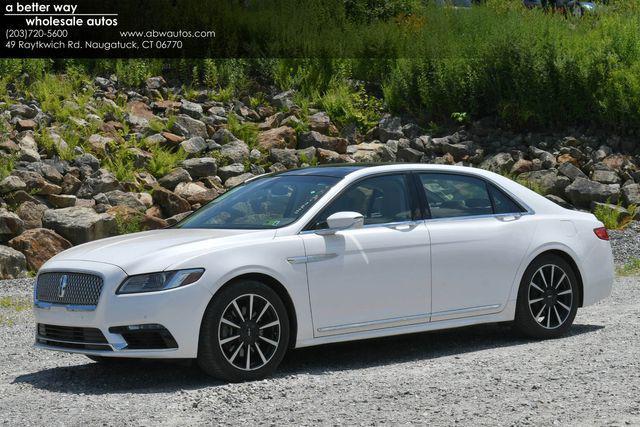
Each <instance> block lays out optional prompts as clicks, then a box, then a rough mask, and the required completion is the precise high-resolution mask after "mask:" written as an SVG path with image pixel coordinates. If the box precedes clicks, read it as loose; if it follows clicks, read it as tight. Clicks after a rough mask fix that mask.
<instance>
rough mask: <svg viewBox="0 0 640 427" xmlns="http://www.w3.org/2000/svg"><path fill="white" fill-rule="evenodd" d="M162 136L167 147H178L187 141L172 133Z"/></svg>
mask: <svg viewBox="0 0 640 427" xmlns="http://www.w3.org/2000/svg"><path fill="white" fill-rule="evenodd" d="M160 136H162V138H164V140H165V141H166V145H167V146H169V147H176V146H177V145H178V144H180V143H181V142H182V141H184V140H185V138H184V137H183V136H179V135H176V134H174V133H171V132H162V133H161V134H160ZM163 144H164V143H163Z"/></svg>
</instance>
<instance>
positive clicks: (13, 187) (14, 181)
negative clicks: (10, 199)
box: [0, 175, 27, 194]
mask: <svg viewBox="0 0 640 427" xmlns="http://www.w3.org/2000/svg"><path fill="white" fill-rule="evenodd" d="M26 188H27V184H25V183H24V181H23V180H22V179H20V177H17V176H14V175H9V176H8V177H6V178H5V179H3V180H2V181H0V194H5V193H11V192H13V191H18V190H25V189H26Z"/></svg>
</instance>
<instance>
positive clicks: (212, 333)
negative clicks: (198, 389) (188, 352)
mask: <svg viewBox="0 0 640 427" xmlns="http://www.w3.org/2000/svg"><path fill="white" fill-rule="evenodd" d="M251 299H253V303H252V302H251ZM234 303H235V304H236V306H237V307H236V306H234ZM253 304H255V306H254V305H253ZM269 305H270V307H269ZM248 307H252V308H253V311H252V313H251V316H247V314H248V313H249V310H248ZM265 307H266V308H265ZM238 309H239V310H240V313H238ZM263 310H264V312H263V313H259V312H262V311H263ZM223 315H224V316H225V320H226V321H229V322H230V323H231V324H233V325H235V326H229V323H227V322H223V321H222V319H223ZM275 322H279V324H278V325H274V326H272V327H267V326H266V325H269V324H274V323H275ZM236 327H237V328H236ZM263 328H266V329H263ZM276 330H277V333H276ZM289 334H290V328H289V317H288V314H287V309H286V307H285V305H284V303H283V302H282V300H281V299H280V297H279V296H278V294H277V293H276V292H275V291H273V289H271V288H270V287H268V286H267V285H265V284H264V283H261V282H257V281H253V280H241V281H237V282H233V283H231V284H230V285H229V286H227V287H226V288H224V289H223V290H222V291H221V292H220V293H218V294H217V295H216V296H215V297H214V298H213V300H212V301H211V302H210V303H209V306H208V307H207V310H206V311H205V314H204V317H203V319H202V326H201V327H200V340H199V345H198V365H200V368H202V370H203V371H204V372H206V373H207V374H209V375H211V376H213V377H216V378H219V379H222V380H226V381H231V382H241V381H253V380H257V379H262V378H265V377H267V376H269V375H271V374H272V373H273V372H274V371H275V370H276V368H277V367H278V365H279V364H280V362H281V361H282V359H283V357H284V355H285V353H286V351H287V348H288V345H289ZM236 335H237V336H239V338H235V339H234V338H233V337H234V336H236ZM265 338H266V339H265ZM229 339H231V341H230V342H226V343H222V342H223V341H228V340H229ZM269 341H271V343H273V342H277V345H273V344H271V343H269ZM247 349H248V351H247ZM252 355H253V359H252ZM247 359H248V361H247ZM247 364H248V366H249V369H246V367H247ZM239 365H241V367H240V366H239Z"/></svg>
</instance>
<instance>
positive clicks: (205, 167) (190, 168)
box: [182, 157, 218, 179]
mask: <svg viewBox="0 0 640 427" xmlns="http://www.w3.org/2000/svg"><path fill="white" fill-rule="evenodd" d="M182 167H183V168H184V169H185V170H186V171H187V172H188V173H189V175H190V176H191V177H192V178H196V179H197V178H204V177H206V176H215V175H216V173H217V172H218V163H217V162H216V159H213V158H211V157H203V158H199V159H187V160H185V161H184V162H182Z"/></svg>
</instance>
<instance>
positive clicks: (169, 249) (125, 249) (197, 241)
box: [51, 229, 275, 275]
mask: <svg viewBox="0 0 640 427" xmlns="http://www.w3.org/2000/svg"><path fill="white" fill-rule="evenodd" d="M274 236H275V231H274V230H207V229H165V230H154V231H146V232H143V233H136V234H129V235H125V236H118V237H111V238H108V239H102V240H96V241H93V242H90V243H85V244H83V245H80V246H76V247H73V248H71V249H68V250H66V251H64V252H62V253H60V254H58V255H56V256H55V257H54V258H52V259H51V261H52V262H54V261H93V262H101V263H106V264H112V265H116V266H118V267H120V268H122V269H123V270H124V271H125V272H126V273H127V274H129V275H133V274H142V273H149V272H155V271H163V270H166V269H168V268H169V267H172V266H175V265H177V264H179V263H180V262H183V261H187V260H189V259H190V258H192V257H194V256H198V255H203V254H205V253H207V252H213V251H216V250H221V249H223V248H224V247H228V246H229V245H237V244H242V243H245V244H246V240H247V238H249V239H251V240H253V239H259V238H267V239H269V238H273V237H274Z"/></svg>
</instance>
